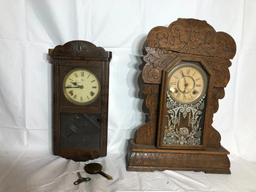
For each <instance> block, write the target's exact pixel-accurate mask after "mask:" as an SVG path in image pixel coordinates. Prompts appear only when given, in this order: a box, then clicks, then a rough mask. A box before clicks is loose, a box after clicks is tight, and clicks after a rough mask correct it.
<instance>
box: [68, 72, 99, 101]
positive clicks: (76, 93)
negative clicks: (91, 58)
mask: <svg viewBox="0 0 256 192" xmlns="http://www.w3.org/2000/svg"><path fill="white" fill-rule="evenodd" d="M63 92H64V95H65V97H66V98H67V100H69V101H70V102H71V103H74V104H77V105H87V104H89V103H91V102H93V101H94V100H95V99H96V98H97V96H98V95H99V93H100V83H99V81H98V79H97V77H96V76H95V75H94V74H93V73H92V72H90V71H88V70H86V69H80V68H79V69H73V70H72V71H70V72H69V73H68V74H67V75H66V76H65V78H64V82H63Z"/></svg>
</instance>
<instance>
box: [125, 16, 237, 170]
mask: <svg viewBox="0 0 256 192" xmlns="http://www.w3.org/2000/svg"><path fill="white" fill-rule="evenodd" d="M235 52H236V45H235V42H234V40H233V39H232V37H231V36H229V35H228V34H226V33H224V32H216V31H215V30H214V28H213V27H212V26H210V25H209V24H208V23H207V22H206V21H200V20H196V19H178V20H177V21H175V22H173V23H171V24H170V25H169V27H155V28H153V29H152V30H151V31H150V32H149V34H148V36H147V39H146V42H145V56H144V58H143V59H144V61H145V65H144V66H143V69H142V79H143V93H144V105H145V108H146V109H147V110H145V111H144V112H145V113H146V114H147V116H148V117H149V118H148V119H147V121H146V122H145V124H143V125H142V126H141V127H139V128H138V129H137V130H136V132H135V135H134V138H133V139H132V140H131V141H129V148H128V155H127V169H128V170H137V171H149V170H150V171H152V170H164V169H180V170H195V171H198V170H200V171H205V172H214V173H230V170H229V167H230V163H229V160H228V157H227V155H228V154H229V152H228V151H227V150H226V149H224V148H223V147H222V146H221V144H220V140H221V137H220V134H219V133H218V131H217V130H216V129H214V128H213V126H212V122H213V120H212V119H213V114H214V113H216V112H217V110H218V107H219V104H218V100H219V99H222V98H223V97H224V88H225V87H226V85H227V83H228V81H229V78H230V74H229V70H228V68H229V67H230V65H231V62H230V60H229V59H232V58H233V57H234V55H235ZM181 61H189V62H198V63H200V65H202V67H203V68H204V70H205V71H206V72H207V74H208V78H209V79H208V89H207V98H206V108H205V117H204V125H203V139H202V140H203V141H202V145H200V146H199V147H193V146H190V147H185V148H184V147H182V146H181V147H169V148H168V147H166V148H165V149H161V150H160V149H159V148H158V147H157V146H158V145H157V143H158V142H159V135H161V132H162V131H163V130H162V129H163V127H161V126H160V127H158V125H159V121H160V120H161V119H162V118H163V116H164V115H163V113H164V111H163V110H164V109H163V108H161V107H160V105H161V102H164V99H163V98H161V97H163V95H165V94H163V93H161V90H165V87H164V86H165V84H164V83H163V80H162V75H163V73H164V71H166V70H167V68H172V67H174V66H176V65H179V63H180V62H181ZM160 101H161V102H160ZM179 149H183V150H182V151H180V150H179ZM191 154H193V155H191ZM211 164H214V165H211Z"/></svg>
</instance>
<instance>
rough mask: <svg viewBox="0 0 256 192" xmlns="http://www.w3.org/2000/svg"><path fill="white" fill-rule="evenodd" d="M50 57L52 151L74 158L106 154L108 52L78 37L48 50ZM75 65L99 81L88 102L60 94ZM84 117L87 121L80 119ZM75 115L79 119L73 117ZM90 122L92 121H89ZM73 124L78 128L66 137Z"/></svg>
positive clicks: (109, 57)
mask: <svg viewBox="0 0 256 192" xmlns="http://www.w3.org/2000/svg"><path fill="white" fill-rule="evenodd" d="M49 60H50V62H51V63H52V64H53V153H54V154H55V155H59V156H62V157H65V158H68V159H73V160H76V161H82V160H83V161H86V160H89V159H94V158H97V157H100V156H105V155H106V153H107V130H108V95H109V94H108V87H109V62H110V60H111V52H108V51H105V50H104V49H103V48H101V47H96V46H95V45H94V44H92V43H90V42H88V41H78V40H77V41H70V42H67V43H66V44H64V45H58V46H56V47H55V48H54V49H49ZM74 68H83V69H87V70H89V71H91V72H93V73H94V74H95V76H96V77H97V79H98V80H99V82H100V84H101V91H100V95H99V96H98V97H97V99H96V100H95V101H94V102H92V103H91V104H89V105H85V106H81V105H76V104H73V103H71V102H69V101H68V100H67V99H66V97H65V96H64V94H63V80H64V77H65V75H66V74H67V73H68V72H69V71H71V70H73V69H74ZM83 116H84V117H86V119H87V120H86V119H84V120H83ZM76 117H77V118H78V120H79V122H78V120H75V118H76ZM72 118H73V119H72ZM88 119H89V120H88ZM93 121H95V123H92V122H93ZM72 123H77V124H79V126H81V127H80V129H78V130H74V133H72V132H71V133H70V136H69V135H68V130H67V129H69V127H71V126H72ZM97 125H98V126H99V129H97ZM93 126H95V127H93ZM83 129H85V130H83ZM86 129H88V130H86ZM94 129H97V130H94ZM76 131H77V133H75V132H76ZM90 133H91V134H93V135H91V138H90V137H89V136H88V135H84V136H83V135H81V134H89V135H90ZM67 135H68V136H67ZM93 138H95V139H93ZM86 139H87V140H86ZM88 142H89V143H88Z"/></svg>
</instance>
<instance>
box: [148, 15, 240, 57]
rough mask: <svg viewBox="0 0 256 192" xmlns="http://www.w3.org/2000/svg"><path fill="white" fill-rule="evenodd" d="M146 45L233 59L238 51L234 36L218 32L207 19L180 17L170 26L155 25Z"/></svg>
mask: <svg viewBox="0 0 256 192" xmlns="http://www.w3.org/2000/svg"><path fill="white" fill-rule="evenodd" d="M146 45H147V46H148V47H152V48H161V49H166V50H171V51H176V52H179V53H185V54H195V55H204V56H215V57H222V58H227V59H231V58H233V57H234V55H235V52H236V45H235V42H234V40H233V38H232V37H230V36H229V35H228V34H227V33H224V32H216V31H215V30H214V28H213V27H212V26H210V25H209V24H208V23H207V22H206V21H199V20H196V19H178V20H177V21H175V22H173V23H171V24H170V25H169V26H168V27H155V28H153V29H152V30H151V31H150V32H149V35H148V37H147V42H146Z"/></svg>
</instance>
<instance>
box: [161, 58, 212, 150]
mask: <svg viewBox="0 0 256 192" xmlns="http://www.w3.org/2000/svg"><path fill="white" fill-rule="evenodd" d="M182 62H188V63H190V62H191V63H195V64H196V65H200V67H201V68H202V70H204V71H205V73H206V78H207V84H206V91H205V95H206V97H205V101H204V102H205V107H204V109H203V111H204V112H205V116H204V119H203V120H202V121H203V127H202V136H201V139H202V141H201V144H200V145H194V146H191V145H164V144H162V140H163V132H164V130H165V128H164V127H163V126H162V124H163V123H162V122H163V121H164V119H165V114H166V112H165V109H166V107H165V104H166V90H167V86H168V83H167V78H166V77H167V75H168V73H169V71H171V70H172V69H173V68H175V67H178V66H179V64H180V63H182ZM211 84H212V81H211V70H210V69H208V68H207V62H206V61H205V60H204V59H202V58H200V57H189V56H185V55H180V56H178V57H177V58H176V59H174V60H173V61H171V62H170V63H169V64H168V65H167V66H166V67H165V68H164V69H163V70H162V76H161V88H160V104H159V117H158V119H159V121H158V127H157V147H158V148H163V149H204V148H206V147H207V146H208V144H207V141H208V139H207V133H208V130H207V129H208V128H209V124H208V123H207V122H208V120H207V119H206V118H205V117H208V116H209V115H208V114H207V113H209V112H210V110H209V105H207V102H208V98H211V97H210V96H209V97H208V94H211V92H210V91H209V90H210V89H209V87H210V86H211ZM207 107H208V108H207ZM207 115H208V116H207ZM206 121H207V122H206Z"/></svg>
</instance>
